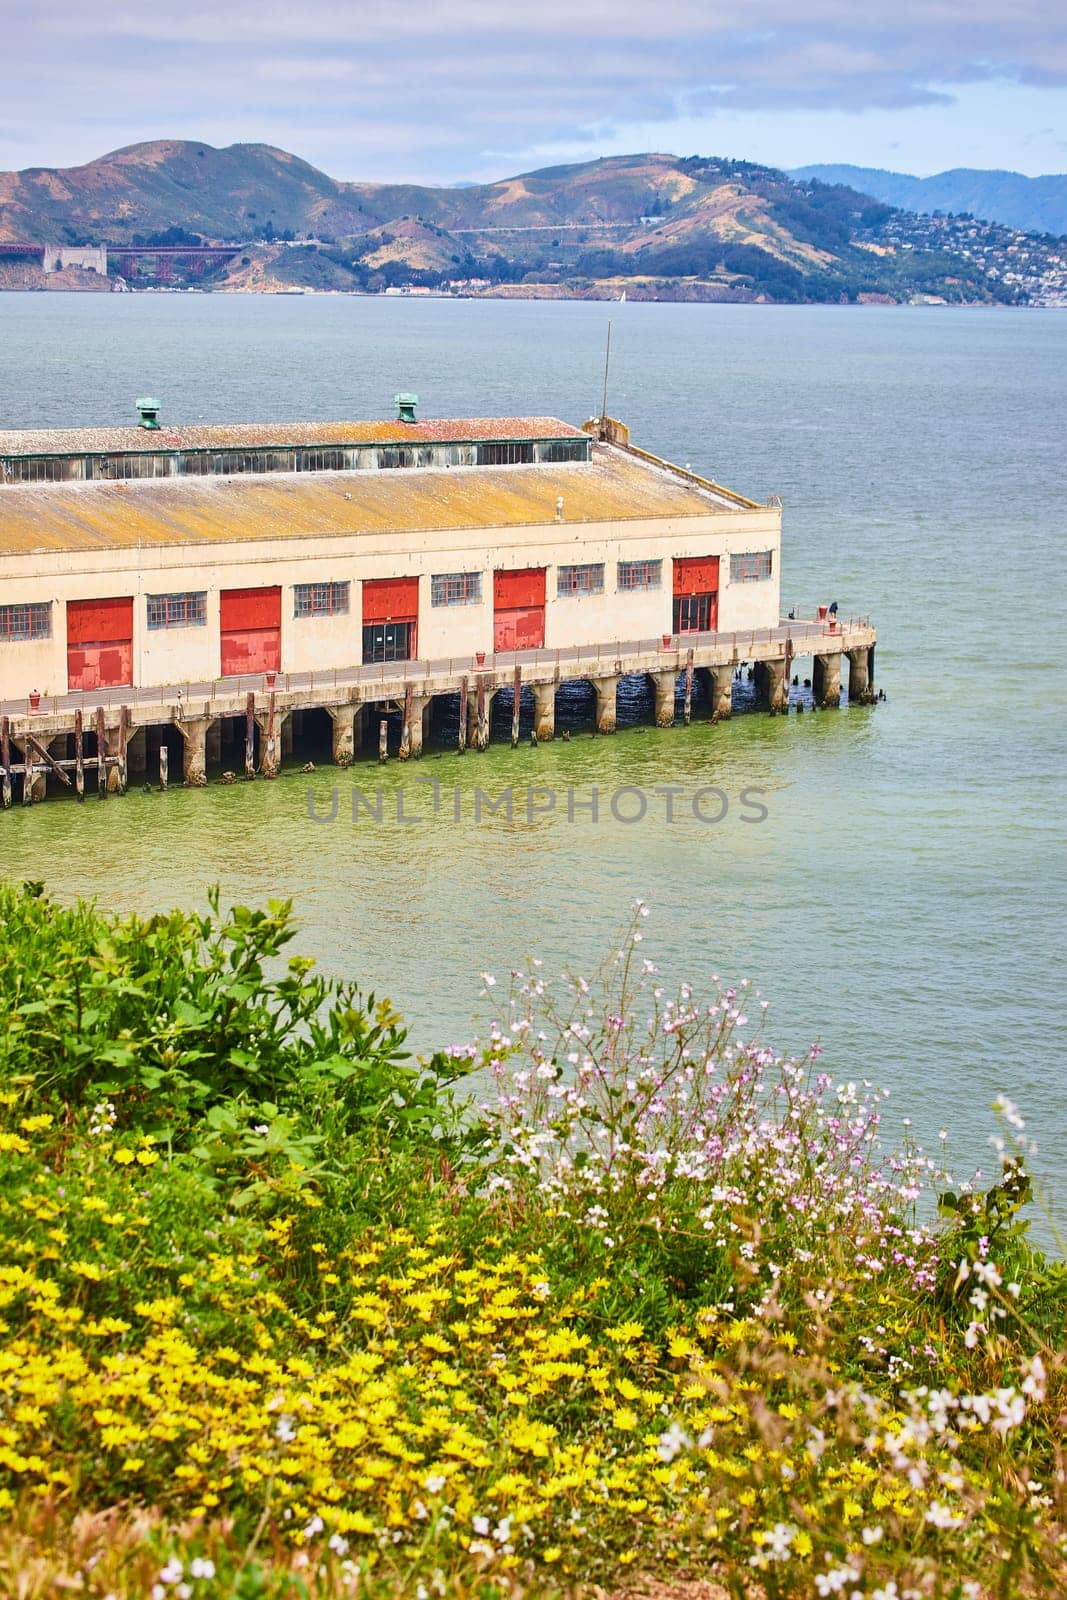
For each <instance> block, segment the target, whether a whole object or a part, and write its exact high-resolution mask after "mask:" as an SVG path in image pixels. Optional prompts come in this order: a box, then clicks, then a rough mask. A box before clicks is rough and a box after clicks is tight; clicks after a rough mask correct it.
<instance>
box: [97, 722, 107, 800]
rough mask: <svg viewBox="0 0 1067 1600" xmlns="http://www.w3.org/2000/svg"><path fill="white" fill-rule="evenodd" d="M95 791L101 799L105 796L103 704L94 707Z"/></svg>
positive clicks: (105, 751)
mask: <svg viewBox="0 0 1067 1600" xmlns="http://www.w3.org/2000/svg"><path fill="white" fill-rule="evenodd" d="M96 791H97V793H98V794H99V796H100V798H101V800H105V799H106V798H107V728H106V727H105V726H104V708H103V706H97V708H96Z"/></svg>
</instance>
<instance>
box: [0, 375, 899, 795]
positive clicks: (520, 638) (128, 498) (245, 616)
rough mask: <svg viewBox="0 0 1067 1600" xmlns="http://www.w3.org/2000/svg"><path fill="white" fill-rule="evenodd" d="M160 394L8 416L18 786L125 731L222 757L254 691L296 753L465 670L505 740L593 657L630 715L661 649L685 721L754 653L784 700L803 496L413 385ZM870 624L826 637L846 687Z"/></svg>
mask: <svg viewBox="0 0 1067 1600" xmlns="http://www.w3.org/2000/svg"><path fill="white" fill-rule="evenodd" d="M139 407H140V424H139V425H134V426H130V427H119V428H109V429H87V430H71V431H66V430H64V431H25V432H6V433H5V432H0V711H2V713H3V716H4V721H3V737H4V741H5V745H4V748H3V749H0V767H2V768H3V769H4V770H3V774H2V775H0V776H2V777H3V783H4V789H5V791H8V790H9V789H10V778H11V775H12V774H17V773H18V771H19V770H20V769H21V771H22V773H23V777H24V784H25V786H28V790H29V797H30V798H32V797H33V796H32V786H33V783H34V782H37V783H38V787H39V788H40V787H42V786H43V785H44V784H45V783H54V782H60V783H63V782H70V781H71V779H70V774H71V771H72V769H75V768H76V771H77V778H78V782H79V784H81V782H82V781H83V778H84V766H85V765H86V764H88V765H89V767H90V768H93V767H94V766H95V765H96V761H95V759H94V758H95V756H96V755H97V753H98V752H99V755H100V758H101V759H100V761H99V766H98V777H99V780H100V782H101V784H102V785H103V783H104V780H105V777H106V776H109V775H108V773H107V764H108V763H111V764H112V765H113V766H114V768H115V771H114V772H113V773H111V774H110V776H109V783H110V786H111V787H115V786H116V785H119V786H121V785H122V784H124V783H125V778H126V770H127V767H128V766H131V767H132V768H133V770H135V771H136V770H142V769H143V765H144V762H145V759H146V755H147V753H148V750H149V748H150V749H151V751H152V752H153V755H154V754H155V752H158V750H159V749H160V748H161V747H162V748H163V749H164V751H166V750H170V751H172V752H174V753H175V755H177V756H180V760H181V766H182V771H183V775H184V777H185V779H186V781H188V782H192V783H194V784H195V783H201V782H203V781H205V777H206V773H207V769H208V764H209V762H210V760H211V759H212V751H213V745H215V746H217V743H218V738H219V735H220V730H221V725H222V724H223V723H225V722H227V721H228V720H232V719H235V718H236V719H241V720H242V721H243V722H244V723H246V724H247V727H248V730H249V739H248V750H249V762H250V763H251V762H252V761H254V763H255V765H256V766H257V767H258V768H259V770H261V771H264V772H266V773H267V774H268V775H269V774H271V773H272V772H273V771H275V770H276V769H277V762H278V760H279V758H280V756H281V755H282V754H284V753H285V751H286V748H287V743H291V736H292V730H293V727H294V726H295V725H296V724H297V723H298V722H299V718H300V716H301V715H303V714H305V713H306V712H308V711H309V710H318V711H326V712H328V713H329V716H330V718H331V719H332V722H333V728H334V738H333V751H334V757H335V759H336V760H338V761H340V762H341V763H342V764H344V763H345V762H346V761H347V760H350V759H351V758H352V754H353V751H354V749H355V748H357V747H358V744H359V742H360V741H361V739H362V736H363V734H364V732H366V731H367V730H368V728H369V729H370V730H371V732H372V737H375V736H376V735H377V722H376V721H375V720H374V719H373V715H371V716H368V713H371V714H373V712H374V711H375V709H376V708H377V709H379V710H381V709H384V708H392V709H394V710H395V709H400V710H401V711H402V713H403V728H402V736H401V749H400V753H401V754H402V755H410V754H418V752H419V750H420V749H421V744H422V736H423V730H424V727H425V726H426V725H427V724H428V719H429V715H430V711H431V708H432V703H433V700H434V698H435V697H437V696H440V695H446V694H458V695H459V696H460V701H461V713H462V728H463V729H464V730H467V729H469V742H470V743H471V744H472V745H474V746H475V747H478V746H480V745H484V743H485V742H486V740H487V737H488V708H489V705H490V704H491V701H492V697H493V696H494V694H496V693H497V691H498V690H500V689H501V688H508V689H517V690H518V691H519V693H521V691H522V689H523V688H525V687H528V688H529V689H531V690H532V691H533V693H534V695H535V698H536V729H537V733H538V736H539V737H541V738H547V737H551V735H552V731H553V696H554V693H555V688H556V687H557V686H558V684H559V683H560V682H562V681H564V680H566V679H569V678H585V679H587V680H590V681H592V682H593V683H594V685H595V687H596V692H597V723H598V727H599V728H600V730H601V731H603V732H607V731H610V729H611V728H612V727H613V726H614V693H615V686H616V684H617V682H618V679H619V677H620V676H621V675H622V674H623V673H628V672H640V671H645V672H648V673H650V674H651V675H652V677H653V679H654V681H655V683H656V690H657V720H659V721H661V722H665V721H669V720H672V719H673V715H674V691H675V683H676V680H677V679H678V677H679V674H680V673H682V672H688V675H689V678H690V679H691V677H692V674H693V672H694V671H705V672H707V673H709V674H711V692H712V698H713V705H714V707H715V710H716V712H717V714H718V715H728V713H729V703H730V684H731V681H732V672H733V664H734V663H736V661H737V660H738V659H742V658H743V659H748V660H750V661H756V662H757V663H758V665H759V669H760V671H761V673H762V675H763V679H764V680H765V681H764V689H765V693H766V697H767V700H768V703H769V705H770V707H771V709H775V708H776V707H779V708H780V702H781V700H782V694H783V687H784V684H785V673H786V671H787V669H788V665H789V656H790V654H791V653H792V651H791V649H790V648H788V647H789V646H790V645H791V644H792V639H791V637H789V638H787V634H791V633H792V632H793V631H796V630H795V629H794V630H787V629H784V628H783V627H782V625H781V622H780V615H779V611H780V608H779V556H780V540H781V509H780V506H779V505H778V504H777V503H771V504H766V505H760V504H757V503H756V502H754V501H752V500H749V499H746V498H745V497H743V496H742V495H739V494H736V493H734V492H732V491H730V490H727V489H724V488H722V487H721V486H719V485H718V484H715V483H712V482H710V481H708V480H706V479H704V478H701V477H699V476H698V475H696V474H694V473H692V472H690V471H689V470H686V469H682V468H680V467H677V466H672V465H670V464H669V463H667V462H665V461H662V460H660V459H658V458H656V457H654V456H652V455H650V454H648V453H647V452H644V451H642V450H639V449H637V448H636V447H634V446H633V445H632V444H631V442H630V439H629V434H628V430H627V429H626V428H625V427H624V426H623V425H622V424H621V423H618V422H614V421H612V420H610V419H597V420H596V421H595V422H592V423H589V424H587V425H586V427H585V428H576V427H572V426H570V425H568V424H566V423H564V422H560V421H558V420H556V419H553V418H546V417H508V418H490V419H473V420H472V419H464V420H458V421H457V420H452V421H449V420H430V421H426V420H417V419H416V409H415V407H416V402H415V399H414V397H413V396H398V407H399V410H398V415H397V417H396V419H395V420H391V421H386V422H351V423H332V424H324V423H308V424H300V425H295V426H294V425H265V426H251V425H248V426H246V425H242V426H232V427H227V426H211V427H185V426H177V427H170V426H163V425H160V422H159V417H158V407H157V406H156V403H155V402H153V401H142V402H139ZM803 626H804V625H803V624H798V625H796V629H802V628H803ZM822 631H825V630H822ZM868 642H869V641H866V640H865V639H859V638H858V637H857V638H846V636H845V635H844V633H842V632H838V633H837V634H836V636H834V637H831V638H830V639H829V640H827V641H826V649H825V650H824V655H823V661H824V664H825V670H824V678H825V687H826V689H827V692H828V693H829V692H831V691H832V689H833V687H834V685H835V684H839V681H840V680H839V676H838V669H839V663H840V654H841V652H842V650H843V649H845V650H847V649H849V648H851V647H856V646H857V645H858V646H860V647H862V648H864V649H865V648H866V645H867V643H868ZM835 658H836V659H835ZM863 668H864V673H866V670H867V669H866V662H864V664H863ZM864 688H866V679H865V680H864ZM517 698H518V696H516V699H517ZM515 724H516V729H517V716H516V719H515ZM142 730H143V731H142ZM230 731H231V732H232V730H230ZM75 735H76V736H77V750H76V751H75V750H74V745H73V740H74V737H75ZM463 737H464V734H463V732H462V731H461V742H462V739H463ZM253 746H254V748H253ZM166 765H167V761H166V756H164V766H165V767H166ZM152 775H153V776H154V775H155V774H154V773H153V774H152ZM164 776H165V773H164Z"/></svg>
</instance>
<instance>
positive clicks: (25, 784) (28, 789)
mask: <svg viewBox="0 0 1067 1600" xmlns="http://www.w3.org/2000/svg"><path fill="white" fill-rule="evenodd" d="M22 803H23V805H24V806H32V805H33V758H32V757H31V755H30V747H29V745H27V746H26V754H25V756H24V757H23V762H22Z"/></svg>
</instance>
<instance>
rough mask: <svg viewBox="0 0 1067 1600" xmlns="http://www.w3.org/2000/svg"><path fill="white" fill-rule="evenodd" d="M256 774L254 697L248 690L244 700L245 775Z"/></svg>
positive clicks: (252, 776)
mask: <svg viewBox="0 0 1067 1600" xmlns="http://www.w3.org/2000/svg"><path fill="white" fill-rule="evenodd" d="M255 775H256V697H255V694H254V693H252V692H251V690H250V691H249V695H248V699H247V700H246V701H245V777H246V778H254V777H255Z"/></svg>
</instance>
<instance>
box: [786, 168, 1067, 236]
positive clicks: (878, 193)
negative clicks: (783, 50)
mask: <svg viewBox="0 0 1067 1600" xmlns="http://www.w3.org/2000/svg"><path fill="white" fill-rule="evenodd" d="M789 176H790V177H791V178H798V179H799V180H800V181H801V182H808V181H809V180H810V179H812V178H817V179H818V180H819V182H820V183H843V184H845V185H847V187H848V188H850V189H858V190H859V191H860V192H861V193H862V194H869V195H871V196H872V197H873V198H874V199H876V200H882V201H884V202H885V203H886V204H887V205H891V206H899V207H901V208H902V209H903V210H904V211H922V212H933V211H945V212H954V213H960V212H966V213H967V214H968V215H969V216H972V217H978V218H979V219H980V220H982V221H985V222H1003V223H1006V224H1007V225H1008V226H1009V227H1011V228H1021V229H1022V230H1023V231H1024V232H1025V233H1051V234H1054V235H1056V236H1063V235H1065V234H1067V173H1063V172H1059V173H1049V174H1048V175H1046V176H1045V177H1040V178H1028V177H1025V176H1024V175H1023V174H1022V173H1021V172H995V171H994V172H987V171H983V170H982V169H981V168H976V167H953V168H952V169H951V171H949V172H936V173H934V174H933V175H932V176H931V177H929V178H914V177H912V176H911V175H910V173H907V172H886V171H885V170H884V169H883V168H881V167H850V166H843V165H831V166H818V165H816V166H812V167H794V168H793V169H792V170H791V171H790V173H789Z"/></svg>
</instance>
